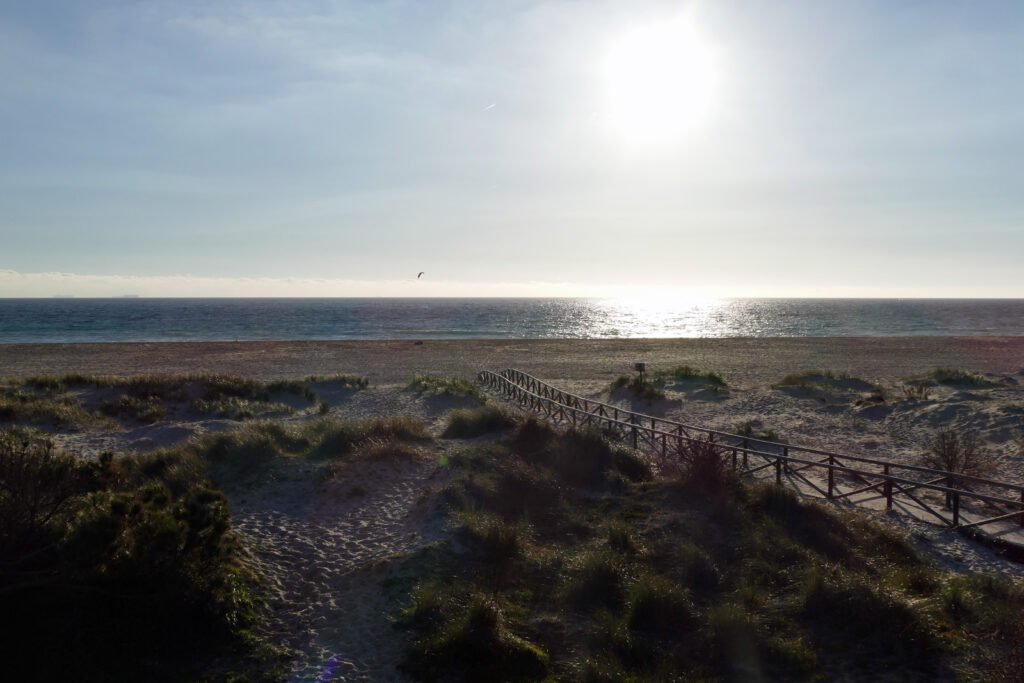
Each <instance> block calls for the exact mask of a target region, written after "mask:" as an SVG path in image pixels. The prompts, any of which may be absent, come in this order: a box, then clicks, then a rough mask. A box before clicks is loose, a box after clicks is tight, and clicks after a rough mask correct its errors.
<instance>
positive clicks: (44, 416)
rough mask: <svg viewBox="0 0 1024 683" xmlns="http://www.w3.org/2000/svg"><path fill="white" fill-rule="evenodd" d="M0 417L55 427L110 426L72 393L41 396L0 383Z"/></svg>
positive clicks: (101, 416)
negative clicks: (69, 394)
mask: <svg viewBox="0 0 1024 683" xmlns="http://www.w3.org/2000/svg"><path fill="white" fill-rule="evenodd" d="M0 420H4V421H10V422H13V423H29V424H35V425H42V424H46V423H52V424H54V425H55V426H57V427H90V426H106V427H113V425H112V424H111V423H110V421H109V420H108V419H106V418H105V417H104V416H103V415H102V414H100V413H98V412H93V411H89V410H86V409H85V408H84V407H83V406H82V404H81V402H80V401H79V400H78V399H77V398H75V397H74V396H56V397H44V396H40V395H38V394H36V393H34V392H31V391H25V390H23V389H21V388H20V387H18V386H11V385H5V386H0Z"/></svg>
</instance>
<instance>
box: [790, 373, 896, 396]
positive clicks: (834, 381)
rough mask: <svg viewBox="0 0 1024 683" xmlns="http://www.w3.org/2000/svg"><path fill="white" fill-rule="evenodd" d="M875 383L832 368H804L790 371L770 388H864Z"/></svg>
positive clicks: (845, 389) (871, 386)
mask: <svg viewBox="0 0 1024 683" xmlns="http://www.w3.org/2000/svg"><path fill="white" fill-rule="evenodd" d="M875 386H876V385H873V384H871V383H870V382H868V381H866V380H864V379H861V378H860V377H855V376H854V375H851V374H850V373H848V372H835V371H833V370H805V371H803V372H797V373H791V374H789V375H786V376H785V377H783V378H782V379H781V380H779V381H778V382H776V383H775V384H773V385H772V389H778V388H780V387H798V388H803V389H814V388H820V389H829V390H833V391H835V390H840V391H849V390H865V389H874V388H875Z"/></svg>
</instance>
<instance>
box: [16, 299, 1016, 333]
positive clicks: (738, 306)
mask: <svg viewBox="0 0 1024 683" xmlns="http://www.w3.org/2000/svg"><path fill="white" fill-rule="evenodd" d="M918 335H951V336H992V335H1010V336H1017V335H1024V299H715V300H710V299H709V300H672V299H659V300H645V299H133V298H124V299H74V298H71V299H0V343H19V342H116V341H233V340H236V339H238V340H293V339H316V340H324V339H508V338H517V339H541V338H630V337H634V338H635V337H863V336H869V337H876V336H882V337H885V336H918Z"/></svg>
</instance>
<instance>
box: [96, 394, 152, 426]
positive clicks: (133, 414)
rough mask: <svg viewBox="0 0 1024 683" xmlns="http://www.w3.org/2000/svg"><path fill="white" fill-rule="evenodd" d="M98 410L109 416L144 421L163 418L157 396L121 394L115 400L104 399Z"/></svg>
mask: <svg viewBox="0 0 1024 683" xmlns="http://www.w3.org/2000/svg"><path fill="white" fill-rule="evenodd" d="M100 410H101V411H102V412H103V413H104V414H105V415H109V416H110V417H116V418H121V419H124V418H130V419H133V420H137V421H139V422H144V423H147V424H149V423H153V422H157V421H158V420H162V419H163V418H164V415H165V413H164V404H163V401H161V400H160V397H158V396H148V397H146V398H144V399H142V398H137V397H135V396H131V395H129V394H122V395H121V396H120V398H118V399H116V400H110V401H104V402H103V403H102V404H100Z"/></svg>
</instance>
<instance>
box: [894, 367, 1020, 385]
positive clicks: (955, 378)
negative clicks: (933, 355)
mask: <svg viewBox="0 0 1024 683" xmlns="http://www.w3.org/2000/svg"><path fill="white" fill-rule="evenodd" d="M904 381H906V382H909V383H911V384H914V385H922V384H923V385H929V386H935V385H939V384H942V385H946V386H953V387H972V388H975V389H985V388H991V387H998V386H1000V384H999V382H996V381H993V380H991V379H988V378H987V377H984V376H982V375H979V374H978V373H974V372H968V371H967V370H961V369H959V368H949V367H944V368H935V369H934V370H932V371H930V372H926V373H924V374H923V375H917V376H914V377H905V378H904Z"/></svg>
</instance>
